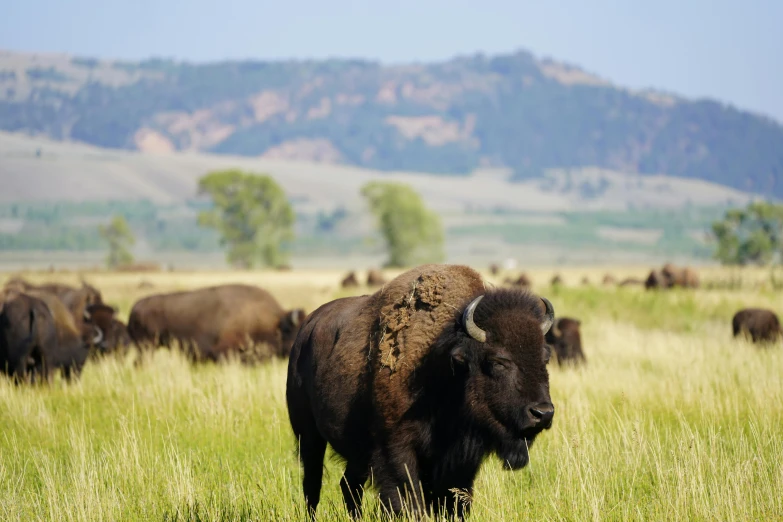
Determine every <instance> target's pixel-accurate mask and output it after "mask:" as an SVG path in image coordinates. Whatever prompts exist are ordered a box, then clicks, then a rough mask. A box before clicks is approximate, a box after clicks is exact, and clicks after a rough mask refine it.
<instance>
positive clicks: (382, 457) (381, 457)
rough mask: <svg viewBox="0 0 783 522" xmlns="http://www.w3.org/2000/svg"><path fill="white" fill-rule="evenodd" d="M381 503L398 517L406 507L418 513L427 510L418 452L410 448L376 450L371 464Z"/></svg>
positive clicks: (408, 510)
mask: <svg viewBox="0 0 783 522" xmlns="http://www.w3.org/2000/svg"><path fill="white" fill-rule="evenodd" d="M372 468H373V470H374V473H375V476H376V477H377V482H378V490H379V492H380V497H381V503H382V504H383V507H384V509H386V510H387V511H389V513H391V514H394V515H396V516H399V515H401V514H402V513H403V510H405V511H406V512H407V513H410V514H411V515H414V516H415V515H418V514H420V513H421V512H423V511H424V510H425V505H424V499H423V498H422V489H423V488H422V485H421V481H420V478H419V467H418V462H417V459H416V454H415V452H414V451H413V450H412V449H411V448H399V447H397V448H386V449H384V450H381V451H379V452H376V455H375V458H374V459H373V466H372Z"/></svg>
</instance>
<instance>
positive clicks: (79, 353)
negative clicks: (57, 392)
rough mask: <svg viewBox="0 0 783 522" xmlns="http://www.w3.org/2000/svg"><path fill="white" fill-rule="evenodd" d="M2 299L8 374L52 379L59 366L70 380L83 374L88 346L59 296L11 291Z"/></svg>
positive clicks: (2, 350) (2, 351)
mask: <svg viewBox="0 0 783 522" xmlns="http://www.w3.org/2000/svg"><path fill="white" fill-rule="evenodd" d="M0 301H2V305H0V329H2V333H0V361H2V364H3V365H4V367H5V371H6V373H7V374H8V375H12V376H14V377H15V378H17V379H22V378H29V379H32V380H37V379H38V378H39V377H40V379H41V380H49V379H50V378H51V376H52V371H53V370H57V369H61V370H62V372H63V376H64V377H65V379H66V380H70V379H71V378H72V377H74V376H78V375H79V373H80V372H81V370H82V367H83V366H84V363H85V361H86V360H87V355H88V347H87V346H86V345H85V343H84V341H83V332H82V331H81V330H80V329H79V327H78V326H77V325H76V323H75V322H74V320H73V316H72V315H71V313H70V311H69V310H68V309H67V308H66V307H65V305H64V304H63V303H62V301H60V299H59V298H58V297H57V296H55V295H53V294H49V293H47V292H39V291H33V290H31V291H28V292H24V293H20V292H14V291H10V292H6V293H5V297H4V298H3V299H1V300H0Z"/></svg>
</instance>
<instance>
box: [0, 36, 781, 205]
mask: <svg viewBox="0 0 783 522" xmlns="http://www.w3.org/2000/svg"><path fill="white" fill-rule="evenodd" d="M0 130H5V131H11V132H23V133H27V134H31V135H35V134H42V135H45V136H48V137H51V138H53V139H70V140H77V141H82V142H85V143H89V144H93V145H97V146H100V147H106V148H125V149H130V150H142V151H152V152H155V151H157V152H171V151H194V152H195V151H198V152H208V153H218V154H232V155H242V156H253V157H262V158H267V159H278V160H308V161H315V162H320V163H327V164H346V165H354V166H358V167H363V168H369V169H374V170H382V171H394V170H405V171H427V172H433V173H439V174H442V175H450V176H465V175H468V174H469V173H470V172H473V171H475V170H476V169H480V168H508V169H511V170H512V172H513V173H514V174H513V178H514V179H515V180H516V181H524V180H526V179H532V178H539V177H541V176H542V175H543V173H544V172H545V171H547V170H548V169H571V168H583V167H596V168H602V169H608V170H613V171H619V172H626V173H634V174H640V175H643V176H648V175H658V174H665V175H669V176H675V177H681V178H692V179H701V180H705V181H710V182H714V183H718V184H720V185H725V186H728V187H732V188H735V189H738V190H741V191H744V192H755V193H765V194H770V195H774V196H776V197H781V196H783V126H781V125H780V124H779V123H778V122H776V121H775V120H774V119H772V118H771V117H769V116H759V115H755V114H752V113H749V112H747V111H740V110H738V109H736V108H734V107H733V106H731V105H726V104H723V103H720V102H716V101H713V100H708V99H698V100H689V99H687V98H684V97H681V96H677V95H672V94H671V93H666V92H661V91H657V90H632V89H626V88H623V87H619V86H616V85H614V84H612V83H611V82H609V81H608V80H606V79H604V78H601V77H599V76H597V75H594V74H592V73H589V72H587V71H585V70H583V69H581V68H580V67H578V66H574V65H571V64H565V63H562V62H558V61H555V60H552V59H550V58H541V59H539V58H536V57H534V56H533V55H532V54H531V53H529V52H527V51H517V52H515V53H512V54H506V55H495V56H487V55H483V54H480V53H479V54H474V55H463V56H459V57H455V58H453V59H451V60H448V61H444V62H435V63H415V64H395V65H384V64H381V63H380V62H374V61H370V60H361V59H354V60H298V61H275V62H269V61H251V60H247V61H225V62H209V63H203V64H197V63H191V62H176V61H173V60H163V59H151V60H146V61H141V62H127V61H125V62H123V61H107V60H95V59H90V58H85V57H73V56H69V55H62V54H59V55H42V54H36V55H33V54H23V53H13V52H8V51H4V52H0Z"/></svg>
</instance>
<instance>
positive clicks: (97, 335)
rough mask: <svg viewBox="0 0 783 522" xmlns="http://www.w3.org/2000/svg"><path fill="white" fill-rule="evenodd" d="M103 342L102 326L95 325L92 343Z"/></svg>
mask: <svg viewBox="0 0 783 522" xmlns="http://www.w3.org/2000/svg"><path fill="white" fill-rule="evenodd" d="M101 342H103V330H101V329H100V328H98V327H97V326H96V327H95V337H93V338H92V344H94V345H99V344H101Z"/></svg>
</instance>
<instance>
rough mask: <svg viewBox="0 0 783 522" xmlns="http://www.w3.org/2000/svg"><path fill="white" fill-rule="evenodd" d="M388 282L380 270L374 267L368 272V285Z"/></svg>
mask: <svg viewBox="0 0 783 522" xmlns="http://www.w3.org/2000/svg"><path fill="white" fill-rule="evenodd" d="M385 284H386V278H385V277H383V273H381V271H380V270H377V269H372V270H370V271H368V272H367V286H383V285H385Z"/></svg>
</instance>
